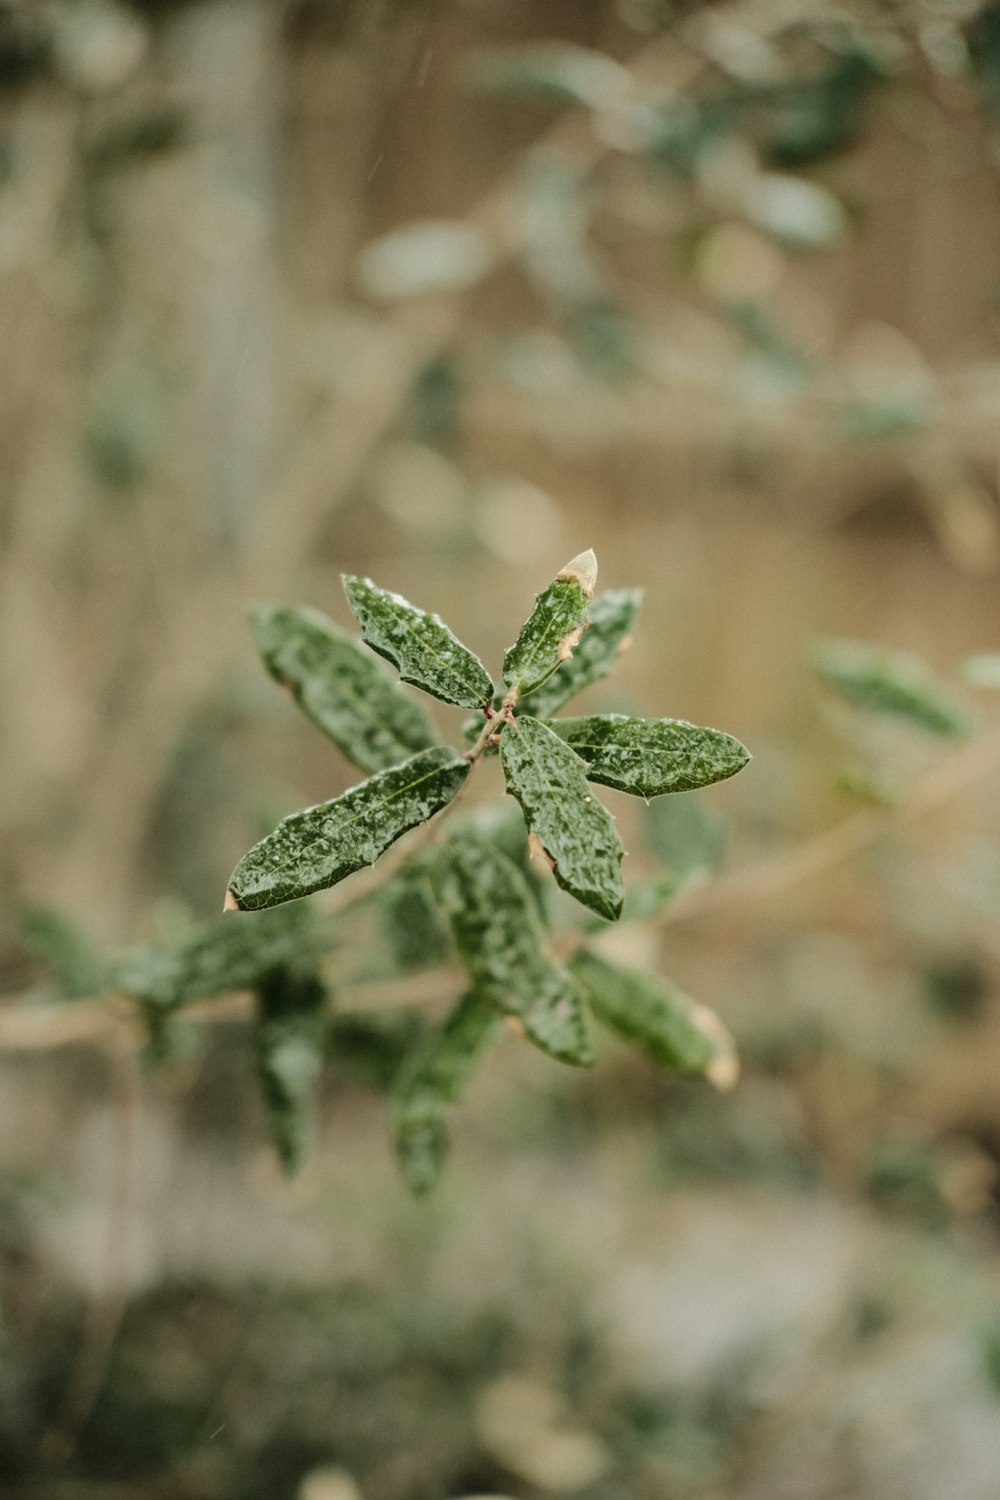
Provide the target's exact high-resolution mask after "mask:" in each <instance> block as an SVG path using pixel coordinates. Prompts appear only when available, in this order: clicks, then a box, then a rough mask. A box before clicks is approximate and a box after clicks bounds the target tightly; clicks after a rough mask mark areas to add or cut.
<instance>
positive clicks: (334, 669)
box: [253, 605, 435, 771]
mask: <svg viewBox="0 0 1000 1500" xmlns="http://www.w3.org/2000/svg"><path fill="white" fill-rule="evenodd" d="M253 630H254V636H255V638H256V641H257V649H258V650H259V652H260V654H261V656H262V658H263V661H264V665H265V666H266V667H267V670H268V671H269V672H270V674H271V676H272V677H273V678H274V679H275V681H276V682H280V683H281V685H282V687H286V688H288V689H289V690H290V692H291V694H292V696H293V698H294V699H295V701H296V703H297V704H298V705H299V707H300V708H301V709H302V712H303V713H304V714H305V715H306V717H307V718H309V719H311V720H312V722H313V723H314V724H315V725H317V726H318V727H319V728H320V729H322V731H323V733H324V734H326V735H328V736H329V737H330V739H331V740H333V742H334V744H335V745H338V746H339V747H340V749H341V750H342V751H343V752H344V754H345V755H346V756H347V757H348V759H349V760H352V761H353V762H354V764H355V765H356V766H358V767H360V769H361V770H362V771H383V770H385V769H386V768H387V767H388V766H394V765H398V764H399V762H400V761H402V760H406V759H407V757H408V756H411V755H413V754H414V752H415V751H418V750H425V749H428V748H430V746H432V745H433V744H434V741H435V734H434V726H433V725H432V724H431V722H430V720H429V719H428V718H427V715H426V714H425V713H424V711H423V709H422V708H421V707H420V705H419V704H417V703H413V702H411V701H410V699H409V698H407V697H405V696H404V694H403V693H401V692H400V691H399V689H398V688H397V687H396V684H395V683H394V682H391V681H390V680H389V679H388V677H386V675H385V673H384V672H383V671H380V670H379V668H378V666H377V665H376V663H375V661H374V660H373V659H372V657H371V656H370V655H369V653H368V652H367V651H365V649H364V648H363V647H362V646H361V645H360V644H359V643H358V642H357V641H352V640H350V639H349V637H347V636H346V635H343V634H342V633H341V632H340V631H339V630H338V629H337V627H336V626H335V625H334V624H333V622H332V621H331V620H328V619H327V618H326V616H325V615H322V614H320V612H319V610H314V609H305V608H297V609H291V608H281V607H275V606H271V605H265V606H262V607H260V608H259V609H255V610H254V612H253Z"/></svg>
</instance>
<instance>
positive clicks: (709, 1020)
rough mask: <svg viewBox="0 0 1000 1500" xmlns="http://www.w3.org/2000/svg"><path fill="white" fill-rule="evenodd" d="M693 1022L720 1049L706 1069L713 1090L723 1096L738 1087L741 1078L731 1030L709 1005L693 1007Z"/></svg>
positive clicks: (706, 1075)
mask: <svg viewBox="0 0 1000 1500" xmlns="http://www.w3.org/2000/svg"><path fill="white" fill-rule="evenodd" d="M691 1020H692V1021H693V1022H694V1025H695V1027H696V1028H697V1030H698V1031H700V1032H701V1034H702V1036H704V1037H707V1038H708V1040H709V1041H710V1042H711V1043H712V1044H713V1045H714V1046H715V1047H717V1048H718V1051H717V1052H716V1054H715V1056H714V1057H713V1058H712V1060H711V1062H710V1063H709V1064H708V1067H707V1068H706V1069H705V1077H706V1078H707V1079H708V1081H709V1083H710V1084H712V1086H713V1088H717V1089H718V1090H719V1092H720V1093H721V1094H727V1093H728V1092H729V1090H730V1089H734V1088H735V1087H736V1085H737V1083H738V1082H739V1077H740V1060H739V1058H738V1057H737V1055H736V1044H735V1042H734V1041H733V1038H732V1035H731V1034H730V1031H729V1028H728V1027H727V1026H724V1025H723V1023H722V1022H721V1021H720V1020H719V1017H718V1016H717V1015H716V1014H715V1011H714V1010H709V1008H708V1006H707V1005H697V1004H696V1005H693V1006H692V1007H691Z"/></svg>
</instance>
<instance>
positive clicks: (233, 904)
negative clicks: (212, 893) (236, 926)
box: [222, 889, 241, 912]
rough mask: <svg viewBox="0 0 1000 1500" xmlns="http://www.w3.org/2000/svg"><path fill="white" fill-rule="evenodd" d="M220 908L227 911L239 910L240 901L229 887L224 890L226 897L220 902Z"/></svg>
mask: <svg viewBox="0 0 1000 1500" xmlns="http://www.w3.org/2000/svg"><path fill="white" fill-rule="evenodd" d="M222 910H223V911H224V912H227V911H240V910H241V907H240V903H239V902H238V901H237V899H236V897H235V896H234V895H233V893H232V890H231V889H230V890H227V892H226V899H225V901H223V903H222Z"/></svg>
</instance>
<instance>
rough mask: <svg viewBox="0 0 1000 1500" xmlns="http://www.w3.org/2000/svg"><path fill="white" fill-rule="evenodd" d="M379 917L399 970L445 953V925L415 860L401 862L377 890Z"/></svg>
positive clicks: (409, 969)
mask: <svg viewBox="0 0 1000 1500" xmlns="http://www.w3.org/2000/svg"><path fill="white" fill-rule="evenodd" d="M379 917H380V923H381V927H382V931H383V933H384V934H385V938H386V941H387V943H388V945H389V948H390V950H391V953H392V957H393V959H394V960H395V964H396V966H397V968H398V969H400V970H401V971H402V972H403V973H406V974H408V973H412V972H413V971H414V970H417V969H425V968H428V967H429V966H431V965H433V964H436V963H440V962H441V960H442V959H443V958H444V957H445V955H446V954H447V953H448V951H449V948H450V940H449V937H448V929H447V927H446V926H445V924H444V921H443V919H442V917H441V915H440V913H439V912H438V910H437V907H436V905H435V903H434V898H433V893H432V890H431V886H430V884H429V882H428V879H427V876H426V874H425V873H424V871H423V870H421V869H420V868H419V862H418V861H417V860H411V861H410V863H409V864H408V865H405V866H404V867H403V869H402V870H401V871H400V872H399V874H398V875H397V876H396V878H395V879H394V880H392V881H391V882H390V883H389V885H388V886H386V888H385V890H384V891H383V892H382V893H381V900H380V902H379Z"/></svg>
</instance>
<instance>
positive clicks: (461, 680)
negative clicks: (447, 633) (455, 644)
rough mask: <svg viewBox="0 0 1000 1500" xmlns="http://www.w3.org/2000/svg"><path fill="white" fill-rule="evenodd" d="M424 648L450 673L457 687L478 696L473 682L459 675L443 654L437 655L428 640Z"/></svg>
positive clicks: (477, 690) (469, 694) (468, 693)
mask: <svg viewBox="0 0 1000 1500" xmlns="http://www.w3.org/2000/svg"><path fill="white" fill-rule="evenodd" d="M446 628H447V627H446ZM456 639H457V637H456ZM424 649H425V650H426V651H429V652H430V654H431V656H433V657H434V659H435V661H438V662H440V663H441V665H442V667H443V668H444V670H445V672H446V673H450V675H451V677H452V679H453V681H455V682H457V683H458V685H459V687H460V688H462V689H463V690H464V691H465V693H466V694H467V695H468V696H470V697H471V696H472V695H473V694H475V696H476V698H478V697H479V689H478V688H477V687H476V686H475V684H473V683H471V682H467V681H466V680H465V678H464V677H461V676H460V675H459V673H458V671H457V670H456V669H455V667H453V666H452V665H451V663H450V662H448V661H446V660H445V658H444V657H443V656H439V655H438V653H437V651H435V649H434V647H433V646H432V645H431V644H430V642H429V641H428V642H425V643H424Z"/></svg>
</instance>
